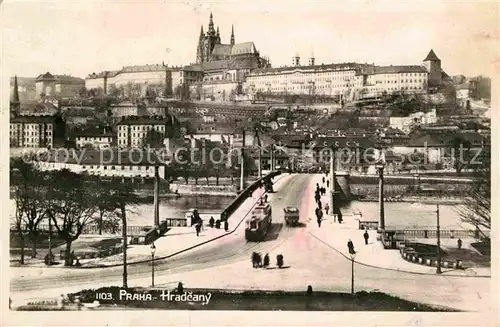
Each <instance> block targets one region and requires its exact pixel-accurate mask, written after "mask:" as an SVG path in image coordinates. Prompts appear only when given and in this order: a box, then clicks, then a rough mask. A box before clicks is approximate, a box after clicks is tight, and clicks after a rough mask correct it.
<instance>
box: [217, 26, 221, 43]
mask: <svg viewBox="0 0 500 327" xmlns="http://www.w3.org/2000/svg"><path fill="white" fill-rule="evenodd" d="M216 36H217V44H220V42H221V39H220V32H219V26H217V35H216Z"/></svg>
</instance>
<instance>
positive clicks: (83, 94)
mask: <svg viewBox="0 0 500 327" xmlns="http://www.w3.org/2000/svg"><path fill="white" fill-rule="evenodd" d="M78 95H79V96H80V97H81V98H86V97H87V95H88V91H87V88H85V86H82V87H81V88H80V89H79V90H78Z"/></svg>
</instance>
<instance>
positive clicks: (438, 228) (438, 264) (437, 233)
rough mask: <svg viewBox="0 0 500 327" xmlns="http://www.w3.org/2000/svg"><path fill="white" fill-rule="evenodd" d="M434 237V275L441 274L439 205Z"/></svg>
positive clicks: (437, 206)
mask: <svg viewBox="0 0 500 327" xmlns="http://www.w3.org/2000/svg"><path fill="white" fill-rule="evenodd" d="M436 224H437V230H436V236H437V269H436V274H441V273H442V271H441V231H440V226H439V204H437V205H436Z"/></svg>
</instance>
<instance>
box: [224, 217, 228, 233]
mask: <svg viewBox="0 0 500 327" xmlns="http://www.w3.org/2000/svg"><path fill="white" fill-rule="evenodd" d="M224 230H225V231H226V232H228V231H229V222H228V221H227V219H226V220H224Z"/></svg>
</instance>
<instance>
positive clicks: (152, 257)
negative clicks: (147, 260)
mask: <svg viewBox="0 0 500 327" xmlns="http://www.w3.org/2000/svg"><path fill="white" fill-rule="evenodd" d="M150 249H151V287H155V251H156V246H155V244H154V243H152V244H151V248H150Z"/></svg>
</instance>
